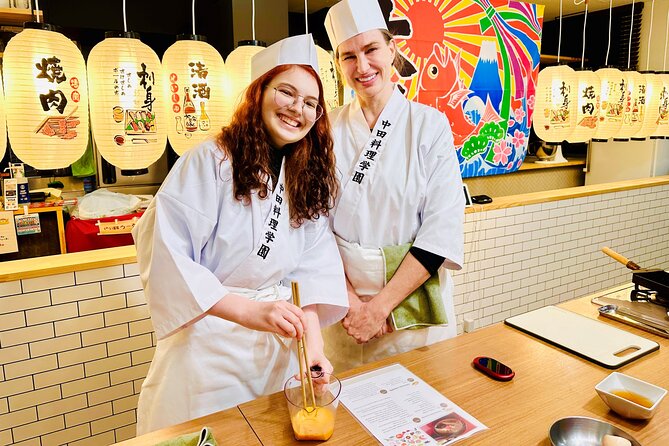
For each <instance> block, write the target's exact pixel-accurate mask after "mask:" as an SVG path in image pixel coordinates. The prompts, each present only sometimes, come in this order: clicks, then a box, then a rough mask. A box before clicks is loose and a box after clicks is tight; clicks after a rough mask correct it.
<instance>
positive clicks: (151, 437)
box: [118, 407, 261, 446]
mask: <svg viewBox="0 0 669 446" xmlns="http://www.w3.org/2000/svg"><path fill="white" fill-rule="evenodd" d="M204 426H207V427H209V428H211V430H212V432H213V433H214V438H216V442H217V443H218V444H219V446H225V445H232V444H235V445H244V446H247V445H248V446H261V443H260V441H258V437H256V435H255V434H254V433H253V430H251V427H250V426H249V425H248V423H247V422H246V420H245V419H244V416H243V415H242V413H241V412H240V411H239V409H238V408H237V407H233V408H232V409H228V410H224V411H222V412H217V413H214V414H211V415H206V416H204V417H202V418H196V419H195V420H190V421H187V422H185V423H181V424H178V425H176V426H171V427H168V428H165V429H161V430H159V431H155V432H150V433H148V434H145V435H141V436H139V437H136V438H132V439H130V440H126V441H124V442H121V443H118V445H119V446H153V445H155V444H156V443H160V442H161V441H165V440H169V439H171V438H175V437H179V436H181V435H184V434H190V433H192V432H199V431H200V430H202V428H203V427H204Z"/></svg>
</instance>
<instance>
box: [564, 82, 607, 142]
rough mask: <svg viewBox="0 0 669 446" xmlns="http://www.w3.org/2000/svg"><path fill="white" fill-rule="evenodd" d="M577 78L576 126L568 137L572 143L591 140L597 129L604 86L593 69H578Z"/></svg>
mask: <svg viewBox="0 0 669 446" xmlns="http://www.w3.org/2000/svg"><path fill="white" fill-rule="evenodd" d="M576 78H577V85H578V90H577V95H578V98H577V105H576V127H575V128H574V131H573V132H572V133H571V135H570V136H569V138H568V139H567V140H568V141H569V142H572V143H573V142H585V141H589V140H590V138H592V137H593V135H594V134H595V132H596V131H597V124H598V122H599V107H600V101H601V88H602V86H601V83H600V81H599V76H597V75H596V74H595V73H593V72H592V71H589V70H580V71H577V72H576Z"/></svg>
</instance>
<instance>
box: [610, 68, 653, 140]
mask: <svg viewBox="0 0 669 446" xmlns="http://www.w3.org/2000/svg"><path fill="white" fill-rule="evenodd" d="M624 74H625V75H626V76H627V95H626V97H625V102H624V106H623V123H622V125H621V126H620V130H618V133H616V134H615V135H613V137H614V140H616V141H627V140H629V138H631V137H632V136H634V135H636V134H637V133H639V130H641V126H642V125H643V117H642V116H641V108H642V107H641V102H644V103H645V102H646V85H645V79H644V77H643V76H642V75H641V73H639V72H637V71H625V72H624Z"/></svg>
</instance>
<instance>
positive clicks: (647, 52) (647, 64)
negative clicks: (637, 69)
mask: <svg viewBox="0 0 669 446" xmlns="http://www.w3.org/2000/svg"><path fill="white" fill-rule="evenodd" d="M654 12H655V0H653V1H652V2H651V3H650V27H649V28H648V47H647V50H646V71H648V67H649V64H650V38H651V36H652V35H653V14H654Z"/></svg>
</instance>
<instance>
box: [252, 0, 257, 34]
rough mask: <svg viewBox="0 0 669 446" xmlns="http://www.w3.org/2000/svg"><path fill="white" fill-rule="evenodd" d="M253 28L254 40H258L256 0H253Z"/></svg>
mask: <svg viewBox="0 0 669 446" xmlns="http://www.w3.org/2000/svg"><path fill="white" fill-rule="evenodd" d="M251 8H252V9H253V11H251V28H252V29H253V40H256V0H252V1H251Z"/></svg>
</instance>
